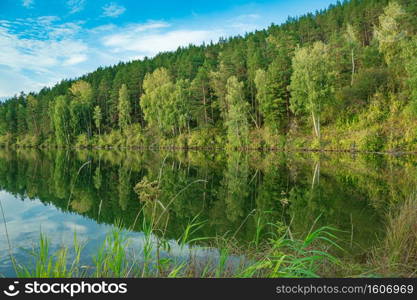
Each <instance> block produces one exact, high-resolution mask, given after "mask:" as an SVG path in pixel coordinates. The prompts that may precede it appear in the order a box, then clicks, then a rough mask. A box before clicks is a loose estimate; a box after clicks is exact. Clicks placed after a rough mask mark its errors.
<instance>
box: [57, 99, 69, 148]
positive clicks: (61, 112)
mask: <svg viewBox="0 0 417 300" xmlns="http://www.w3.org/2000/svg"><path fill="white" fill-rule="evenodd" d="M67 103H68V100H67V97H65V96H59V97H58V98H57V99H56V100H55V105H54V110H53V124H54V129H55V137H56V141H57V144H58V145H60V146H69V145H70V143H71V124H70V122H71V115H70V110H69V108H68V104H67Z"/></svg>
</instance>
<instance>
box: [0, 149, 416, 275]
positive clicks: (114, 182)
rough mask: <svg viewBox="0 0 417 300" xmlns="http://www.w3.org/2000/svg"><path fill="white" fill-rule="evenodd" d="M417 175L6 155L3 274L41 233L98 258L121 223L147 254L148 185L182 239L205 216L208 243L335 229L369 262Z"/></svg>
mask: <svg viewBox="0 0 417 300" xmlns="http://www.w3.org/2000/svg"><path fill="white" fill-rule="evenodd" d="M416 175H417V159H415V158H414V157H408V156H404V157H392V156H362V155H356V156H352V155H347V154H343V155H342V154H340V155H335V154H332V155H319V154H297V153H261V152H250V153H229V154H226V153H224V152H217V153H213V152H140V151H124V152H117V151H110V150H109V151H88V150H85V151H77V152H67V151H39V150H17V151H14V150H6V149H2V150H0V202H1V209H2V211H1V212H2V215H0V217H1V226H0V274H1V275H2V276H14V275H15V274H14V271H13V268H12V266H11V264H10V259H9V253H10V251H12V252H13V255H14V256H15V257H16V258H17V260H18V261H19V262H21V263H25V262H28V261H30V257H31V256H30V250H31V249H32V248H33V247H34V245H36V243H37V242H38V240H39V235H40V233H41V232H42V233H45V234H46V235H47V236H48V237H49V238H50V240H51V247H52V249H58V248H59V247H60V246H62V245H71V243H72V241H73V238H74V232H76V233H77V237H78V239H79V240H81V241H83V242H85V244H86V248H85V250H84V253H87V254H89V255H91V254H92V253H94V251H95V250H96V249H97V247H99V245H100V244H101V243H102V241H103V239H104V237H105V235H106V233H108V232H109V230H111V229H112V228H113V227H114V226H115V224H118V226H122V227H123V228H125V229H126V230H128V229H131V230H129V232H127V231H126V232H127V234H128V235H129V237H130V238H131V239H132V241H133V243H132V245H135V247H137V248H140V247H141V239H142V238H143V233H142V232H141V230H142V228H141V225H142V220H141V218H143V217H145V218H146V217H147V215H150V214H151V212H149V211H148V210H147V209H144V210H143V215H144V216H143V215H142V214H140V215H139V217H138V214H139V212H140V211H141V210H142V207H143V205H144V203H143V201H141V199H139V197H138V195H137V194H136V193H135V192H134V189H133V188H134V186H135V185H136V183H138V182H139V181H141V180H143V179H145V178H146V179H147V180H148V181H158V182H159V186H160V195H159V197H158V199H159V200H160V201H161V203H162V204H163V205H164V206H165V207H168V209H169V214H167V215H166V218H167V222H168V227H167V236H168V238H170V239H172V240H174V239H177V238H178V237H179V236H180V235H181V233H182V232H183V230H184V228H185V226H186V225H187V224H188V222H189V221H190V220H191V219H193V218H194V217H195V216H196V215H199V219H200V220H205V221H206V224H205V226H204V227H203V228H202V229H201V230H200V232H198V234H199V235H200V236H207V237H213V236H216V235H223V234H233V235H234V236H235V237H236V239H237V240H238V241H239V242H241V243H242V247H244V245H245V242H247V241H250V240H252V239H253V237H254V236H255V234H256V224H259V222H258V220H261V221H260V223H261V224H268V223H282V224H287V225H288V224H290V228H291V232H293V233H294V234H299V235H302V234H303V233H306V232H308V231H309V230H310V228H311V227H312V226H313V225H314V226H321V225H330V226H333V227H335V228H337V229H339V230H340V232H338V233H337V235H338V237H339V239H340V241H339V243H340V244H341V245H342V246H343V248H345V249H346V250H347V252H346V253H345V254H340V255H349V256H351V257H352V258H353V259H355V260H357V261H360V260H361V259H363V257H364V256H365V255H366V254H367V253H368V252H369V251H370V250H371V249H372V247H374V246H375V245H376V243H377V242H378V241H379V240H380V239H382V238H383V236H384V232H385V222H386V218H387V214H388V213H389V212H390V211H391V210H392V209H395V208H396V207H397V206H398V205H399V204H400V203H401V202H402V201H404V199H405V198H407V197H409V196H410V195H411V194H412V193H413V192H414V189H415V184H416V179H417V177H416ZM3 215H4V218H3ZM269 230H272V227H269V226H265V227H264V229H263V230H262V237H263V238H267V237H268V235H269V233H270V232H269ZM201 246H204V244H203V242H202V245H201ZM207 253H208V254H207ZM207 253H206V254H207V255H210V253H211V252H210V251H209V252H207ZM178 255H181V253H179V254H178ZM88 257H89V256H88V255H87V256H86V258H85V259H86V260H87V259H88Z"/></svg>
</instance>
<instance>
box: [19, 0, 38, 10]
mask: <svg viewBox="0 0 417 300" xmlns="http://www.w3.org/2000/svg"><path fill="white" fill-rule="evenodd" d="M34 2H35V1H34V0H23V1H22V5H23V6H24V7H26V8H31V7H33V3H34Z"/></svg>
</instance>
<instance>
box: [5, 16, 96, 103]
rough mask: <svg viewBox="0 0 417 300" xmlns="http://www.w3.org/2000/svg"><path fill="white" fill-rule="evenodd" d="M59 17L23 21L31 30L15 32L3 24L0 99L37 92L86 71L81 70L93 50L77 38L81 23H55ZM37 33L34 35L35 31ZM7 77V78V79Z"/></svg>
mask: <svg viewBox="0 0 417 300" xmlns="http://www.w3.org/2000/svg"><path fill="white" fill-rule="evenodd" d="M57 20H58V18H56V17H42V18H38V19H27V20H25V21H23V20H22V21H19V22H20V23H19V24H25V25H24V26H25V27H27V28H30V29H28V30H26V31H22V32H19V33H15V32H14V28H15V26H21V25H16V24H14V23H13V22H9V23H8V24H7V25H8V26H4V25H3V22H0V48H1V49H2V51H0V73H1V74H5V75H3V76H0V97H4V96H11V95H13V94H15V93H17V92H18V91H20V90H24V91H25V92H28V91H37V90H39V89H41V88H42V87H43V86H50V85H52V84H55V83H56V82H57V81H59V80H61V79H63V78H68V77H70V76H76V75H81V74H82V73H84V72H85V71H86V69H84V68H77V67H76V66H78V65H79V64H81V63H83V62H85V61H87V60H88V55H89V47H88V46H87V44H86V43H85V42H84V41H83V40H82V39H80V38H77V35H78V32H80V31H81V27H80V25H79V24H77V23H63V24H55V23H54V22H56V21H57ZM32 31H34V33H33V32H32ZM6 74H7V76H6Z"/></svg>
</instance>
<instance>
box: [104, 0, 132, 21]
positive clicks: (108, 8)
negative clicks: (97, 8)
mask: <svg viewBox="0 0 417 300" xmlns="http://www.w3.org/2000/svg"><path fill="white" fill-rule="evenodd" d="M125 11H126V8H124V7H123V6H120V5H118V4H116V3H114V2H112V3H109V4H106V5H104V6H103V16H105V17H111V18H116V17H118V16H120V15H121V14H123V13H124V12H125Z"/></svg>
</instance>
